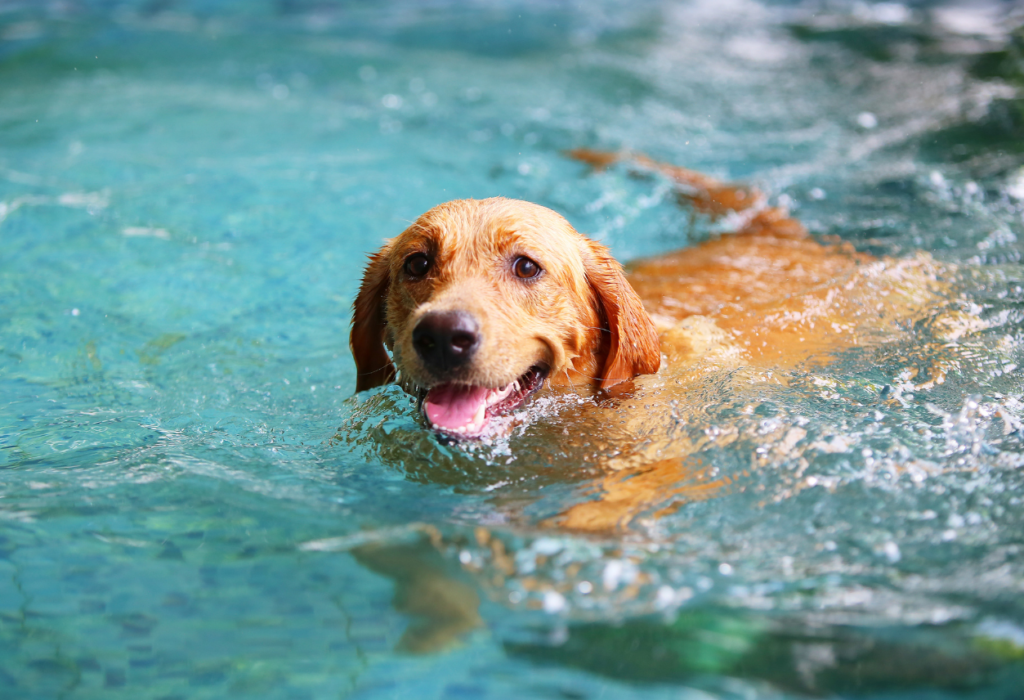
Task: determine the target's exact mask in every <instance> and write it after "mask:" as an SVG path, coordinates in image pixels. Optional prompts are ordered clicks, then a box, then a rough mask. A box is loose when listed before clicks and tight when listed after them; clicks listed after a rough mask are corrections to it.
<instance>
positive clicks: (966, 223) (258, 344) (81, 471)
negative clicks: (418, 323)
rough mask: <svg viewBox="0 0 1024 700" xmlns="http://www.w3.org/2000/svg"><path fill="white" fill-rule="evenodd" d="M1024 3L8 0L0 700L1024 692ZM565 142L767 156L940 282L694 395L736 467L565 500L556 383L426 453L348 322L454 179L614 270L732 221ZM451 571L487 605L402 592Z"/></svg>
mask: <svg viewBox="0 0 1024 700" xmlns="http://www.w3.org/2000/svg"><path fill="white" fill-rule="evenodd" d="M1015 12H1018V11H1017V10H1015V9H1014V6H1013V3H998V2H993V3H991V4H980V5H979V4H976V3H975V4H962V5H936V4H923V3H916V4H909V5H903V4H897V3H881V4H864V3H846V2H827V3H826V2H823V3H816V2H809V3H802V4H795V3H781V2H757V1H756V0H720V1H717V2H708V1H706V0H694V1H693V2H671V1H669V0H664V1H659V0H645V1H644V2H635V3H630V4H628V6H627V5H625V4H619V3H613V2H592V3H587V4H586V5H585V6H583V7H580V6H578V5H577V4H575V3H569V2H553V3H545V2H533V1H530V0H519V1H515V0H509V1H508V2H472V3H456V2H443V1H440V0H438V1H437V2H430V3H419V2H413V0H408V1H402V0H399V1H396V2H389V3H386V4H378V3H357V2H318V1H315V0H290V1H286V0H279V1H278V2H270V0H266V1H265V2H253V3H243V2H231V1H226V0H225V1H219V2H216V1H214V0H205V1H204V0H181V1H179V2H173V1H171V2H141V1H140V2H127V1H124V2H118V1H117V0H110V1H101V0H82V1H80V2H68V3H34V2H24V3H19V2H7V3H2V4H0V244H2V253H0V469H2V478H0V523H2V524H0V696H2V697H4V698H19V699H20V698H58V697H59V698H94V697H95V698H99V697H102V698H133V699H135V698H165V699H169V698H225V697H253V698H340V697H346V698H347V697H353V698H521V697H550V698H612V697H614V698H619V697H623V698H702V699H704V698H799V697H807V696H818V697H820V696H825V697H871V698H897V697H898V698H928V699H929V700H932V699H936V698H953V697H956V698H959V697H969V698H1006V699H1007V700H1009V699H1010V698H1018V697H1021V693H1022V691H1021V688H1024V604H1022V601H1024V549H1022V548H1024V515H1022V502H1021V499H1022V498H1024V492H1022V486H1024V385H1022V384H1024V383H1022V374H1021V369H1020V368H1021V367H1024V348H1022V341H1024V269H1022V267H1021V264H1020V261H1021V255H1022V252H1024V243H1022V240H1021V239H1022V238H1024V145H1022V144H1024V101H1022V99H1024V98H1022V97H1021V92H1020V90H1021V85H1022V84H1024V34H1021V32H1020V30H1018V31H1017V33H1016V34H1014V33H1013V32H1012V31H1011V29H1012V28H1013V27H1014V26H1017V27H1019V26H1021V25H1022V23H1024V17H1022V16H1021V15H1020V14H1019V12H1018V14H1014V13H1015ZM580 146H587V147H592V148H600V149H607V150H616V149H632V150H636V151H640V152H645V153H648V154H650V155H652V156H653V157H656V158H658V159H660V160H663V161H666V162H671V163H676V164H680V165H685V166H688V167H691V168H695V169H698V170H702V171H705V172H708V173H711V174H714V175H717V176H720V177H722V178H727V179H736V180H745V181H748V182H753V183H756V184H757V185H758V186H759V187H760V188H761V189H763V190H764V191H765V192H766V193H767V194H768V195H769V197H770V198H771V200H772V201H773V202H776V203H779V204H781V205H784V206H788V207H789V208H790V209H791V211H793V212H794V215H796V216H797V217H799V218H800V219H801V220H802V221H803V222H804V223H805V224H806V225H807V226H808V228H809V229H810V230H811V232H812V233H813V234H814V235H816V236H819V237H823V238H827V237H838V238H840V239H842V240H845V241H849V242H850V243H852V244H853V245H854V246H855V247H856V248H858V249H859V250H862V251H864V252H867V253H871V254H873V255H878V256H890V257H893V258H909V257H910V256H913V255H915V254H917V251H920V250H923V251H927V252H928V254H930V255H931V256H932V257H933V258H934V260H935V261H937V263H938V264H941V265H943V266H944V267H943V268H942V269H943V270H944V271H945V272H944V279H943V280H942V281H943V283H944V284H947V285H948V287H947V291H946V293H945V295H944V297H943V298H942V299H941V302H940V303H937V304H936V307H935V309H934V313H933V314H926V315H925V316H924V317H923V318H918V319H915V320H914V322H913V323H908V324H905V325H903V326H901V327H894V328H892V333H891V335H885V334H882V335H880V336H878V337H873V338H872V339H871V340H870V341H869V342H865V344H864V345H862V346H860V347H858V348H856V349H852V350H850V351H849V352H847V353H844V354H843V355H842V356H841V357H839V359H838V360H837V361H836V362H834V363H831V364H828V365H825V366H807V367H803V368H800V369H799V370H798V371H797V372H795V373H794V375H793V376H792V377H791V378H790V380H789V381H787V382H786V383H776V384H770V383H768V384H759V385H756V386H750V385H743V383H742V382H738V381H736V379H735V377H729V376H724V375H723V376H718V377H714V378H713V381H709V382H708V384H707V385H706V386H705V387H702V390H701V392H700V394H699V395H697V396H694V397H693V399H692V403H691V405H690V406H688V407H684V408H686V410H682V409H680V410H681V414H680V415H682V416H685V420H683V419H681V420H680V425H679V431H680V435H681V436H688V438H694V439H696V438H695V436H704V437H703V438H701V439H702V440H703V442H700V443H699V444H700V445H701V447H700V449H699V450H698V452H697V453H696V454H695V455H692V456H691V458H693V459H698V460H700V463H701V464H702V465H703V468H704V469H706V470H708V471H709V472H710V473H713V474H715V475H717V476H718V477H722V478H725V479H726V480H731V481H732V483H733V487H732V488H729V489H724V490H723V491H722V492H720V493H717V494H716V495H715V496H716V497H714V498H707V499H703V500H701V499H699V498H695V497H693V496H692V493H690V495H686V496H679V497H673V496H671V495H667V496H666V499H665V500H664V501H662V502H659V503H657V504H652V506H651V508H650V509H649V510H648V511H647V512H644V513H640V514H638V516H637V517H636V518H635V519H634V520H633V522H632V523H631V524H630V526H629V527H628V528H626V529H624V530H623V531H620V532H614V533H605V534H588V535H584V534H578V533H573V532H570V531H567V530H565V529H560V528H559V527H558V526H557V524H553V522H554V521H553V518H556V516H557V515H558V514H559V513H562V512H564V511H565V510H566V509H568V508H570V507H572V506H574V505H577V504H580V503H585V502H587V501H590V500H593V499H596V498H599V497H600V495H601V487H600V486H599V484H600V483H601V477H602V475H601V471H600V467H599V466H596V465H597V464H598V463H599V460H600V458H601V450H602V449H603V448H602V446H601V444H600V441H599V440H588V439H586V438H589V437H593V436H580V435H578V434H573V433H572V432H571V430H570V429H571V428H572V426H573V420H574V416H576V415H577V413H575V412H576V411H578V410H579V409H578V407H576V406H575V404H574V403H573V401H572V399H571V397H566V396H561V397H554V398H549V399H546V400H542V401H538V402H536V405H535V406H534V407H532V408H531V409H530V413H529V414H528V416H527V418H528V425H527V428H523V429H517V430H513V431H512V432H511V433H510V434H509V435H507V436H505V437H503V438H500V439H497V440H494V441H491V442H490V443H489V444H486V445H479V446H475V447H460V446H453V445H442V444H439V443H438V442H437V441H436V439H435V438H434V437H433V436H431V435H430V434H429V433H427V432H425V431H424V430H423V428H422V425H421V424H420V423H419V422H418V420H417V417H416V412H415V406H414V405H413V404H412V403H411V401H410V400H409V399H408V398H407V397H405V396H404V395H403V394H402V392H401V391H400V390H398V389H396V388H393V387H392V388H385V389H380V390H375V391H374V392H371V393H370V394H368V395H361V396H359V397H353V390H354V386H355V368H354V365H353V362H352V359H351V356H350V353H349V350H348V346H347V340H348V322H349V318H350V304H351V301H352V299H353V297H354V295H355V292H356V290H357V287H358V283H359V277H360V275H361V272H362V268H363V265H364V262H365V255H366V254H367V253H369V252H371V251H372V250H374V249H375V248H376V247H377V246H379V245H380V243H381V241H382V240H383V239H384V238H386V237H390V236H393V235H396V234H397V233H399V232H400V231H401V230H402V229H403V228H404V227H405V226H406V225H408V223H409V222H410V221H412V220H413V219H415V217H416V216H417V215H418V214H420V213H421V212H423V211H425V210H426V209H428V208H430V207H431V206H433V205H434V204H437V203H439V202H442V201H445V200H448V199H454V198H460V197H489V196H494V195H504V196H509V197H516V198H522V199H528V200H531V201H534V202H538V203H540V204H543V205H545V206H548V207H551V208H553V209H555V210H556V211H558V212H560V213H562V214H564V215H565V216H566V217H567V218H568V219H569V220H570V222H572V223H573V225H574V226H575V227H576V228H578V229H579V230H581V231H584V232H587V233H588V234H590V235H592V236H594V237H595V238H597V239H599V240H601V241H602V242H604V243H605V244H607V245H608V246H610V247H611V249H612V250H613V252H614V253H615V254H616V255H617V256H618V257H619V258H620V259H622V260H629V259H631V258H636V257H638V256H646V255H653V254H656V253H659V252H664V251H668V250H672V249H676V248H680V247H684V246H686V245H690V244H694V243H696V242H699V241H700V240H701V239H703V238H704V237H706V236H708V235H710V233H712V232H713V231H714V230H716V229H718V230H721V229H723V228H725V229H727V228H728V225H727V223H725V224H723V222H711V221H707V220H703V219H701V217H699V216H695V215H693V214H692V213H691V212H687V211H685V210H684V209H682V208H680V206H679V204H678V203H677V201H676V197H675V190H674V188H673V186H672V184H671V183H670V182H668V181H667V180H665V179H663V178H660V177H658V176H656V175H653V174H651V173H637V172H634V170H633V169H631V168H630V167H628V166H617V167H613V168H611V169H609V170H607V171H604V172H601V173H591V172H589V171H588V170H587V169H586V168H585V167H584V166H582V165H581V164H579V163H577V162H574V161H572V160H571V159H569V158H567V157H566V156H565V155H564V152H565V151H566V150H567V149H571V148H575V147H580ZM951 318H952V319H956V323H954V324H953V325H952V326H950V324H949V322H948V319H951ZM937 379H941V380H942V381H936V380H937ZM531 421H532V422H531ZM530 426H533V427H532V428H531V427H530ZM563 430H564V431H566V432H567V433H568V434H570V437H568V438H561V437H560V436H561V435H562V434H563ZM725 432H729V433H730V434H733V435H736V436H738V437H737V438H736V439H734V440H732V441H730V442H728V443H723V442H722V441H720V440H719V441H716V440H715V439H714V438H715V436H716V435H720V434H723V433H725ZM705 438H706V439H705ZM373 552H377V553H378V554H379V553H380V552H384V553H391V555H392V558H391V560H390V561H396V560H397V561H399V562H400V565H399V566H398V567H397V569H396V567H394V566H392V565H390V564H388V563H387V562H383V563H382V561H383V560H382V559H374V554H373ZM385 558H386V557H385ZM403 566H404V567H406V569H408V567H411V568H412V569H414V570H415V571H414V572H413V573H412V574H410V573H408V571H407V570H406V569H403V568H402V567H403ZM396 571H398V573H396ZM402 571H405V573H402ZM417 572H419V573H417ZM422 572H427V575H422ZM403 576H404V578H403ZM410 576H411V578H410ZM424 582H429V583H431V584H432V585H436V586H439V587H441V588H443V589H445V590H446V591H447V592H448V593H449V594H452V593H453V592H454V594H455V595H456V597H458V598H460V599H461V600H463V601H469V605H468V608H469V609H470V611H471V613H472V614H473V615H476V614H478V615H479V619H478V620H475V619H474V620H473V621H471V623H470V624H466V625H464V626H461V627H460V626H458V625H449V626H446V624H447V623H446V622H445V620H444V619H443V618H444V616H443V615H441V614H436V613H438V610H429V609H428V610H422V609H420V610H410V606H409V605H407V604H405V603H406V602H407V596H409V595H413V594H415V591H411V590H410V588H415V587H416V585H418V584H422V583H424ZM396 594H397V598H396ZM444 598H445V596H444V595H441V596H440V598H439V599H440V600H443V599H444ZM477 599H478V600H477ZM477 602H478V603H479V604H478V605H477ZM424 613H426V614H424ZM417 652H418V653H417Z"/></svg>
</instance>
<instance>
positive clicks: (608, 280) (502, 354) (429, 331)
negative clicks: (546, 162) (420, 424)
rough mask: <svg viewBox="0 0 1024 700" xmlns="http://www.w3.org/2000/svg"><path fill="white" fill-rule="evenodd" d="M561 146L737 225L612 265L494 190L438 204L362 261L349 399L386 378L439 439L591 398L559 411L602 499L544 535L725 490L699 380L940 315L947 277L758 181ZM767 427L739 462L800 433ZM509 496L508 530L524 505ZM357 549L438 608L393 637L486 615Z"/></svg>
mask: <svg viewBox="0 0 1024 700" xmlns="http://www.w3.org/2000/svg"><path fill="white" fill-rule="evenodd" d="M570 155H572V156H573V157H575V158H577V159H579V160H581V161H584V162H586V163H588V164H590V165H591V166H593V167H596V168H602V167H606V166H608V165H610V164H611V163H614V162H616V161H618V160H627V161H629V162H630V163H632V164H633V165H634V166H636V167H640V168H644V169H649V170H656V171H658V172H660V173H662V174H664V175H666V176H668V177H670V178H672V179H673V180H674V181H675V182H676V183H677V185H678V191H679V196H680V198H681V199H683V200H685V201H686V203H687V204H688V205H689V206H690V207H691V208H693V209H695V210H697V211H699V212H703V213H705V214H707V215H710V216H713V217H714V216H722V215H730V216H732V217H733V219H734V220H735V222H736V226H735V228H736V230H735V232H734V233H731V234H727V235H722V236H720V237H718V238H714V239H712V240H708V241H706V242H704V243H702V244H700V245H698V246H696V247H693V248H689V249H684V250H680V251H678V252H674V253H669V254H666V255H662V256H658V257H656V258H652V259H649V260H641V261H637V262H634V263H633V264H631V265H630V266H629V267H628V268H626V269H623V267H622V266H621V265H620V264H619V263H618V262H616V261H615V259H614V258H613V257H612V256H611V254H610V253H609V251H608V249H607V248H605V247H604V246H602V245H600V244H599V243H597V242H595V241H593V240H591V239H589V238H587V237H585V236H583V235H581V234H579V233H577V232H576V231H575V230H574V229H573V227H572V226H571V225H570V224H569V222H568V221H566V220H565V219H564V218H563V217H562V216H560V215H558V214H557V213H555V212H553V211H551V210H550V209H547V208H544V207H541V206H538V205H536V204H531V203H529V202H522V201H515V200H509V199H502V198H493V199H484V200H459V201H453V202H447V203H445V204H441V205H439V206H437V207H435V208H433V209H431V210H430V211H428V212H427V213H425V214H423V215H422V216H421V217H420V218H419V219H417V220H416V221H415V222H414V223H413V224H412V225H411V226H410V227H409V228H408V229H406V230H405V231H404V232H403V233H401V234H400V235H399V236H398V237H396V238H394V239H392V240H390V241H387V242H386V243H385V244H384V246H383V248H382V249H381V250H380V251H378V252H377V253H375V254H373V255H372V256H371V259H370V262H369V264H368V265H367V267H366V272H365V276H364V278H363V281H362V286H361V288H360V290H359V294H358V297H357V298H356V301H355V304H354V315H353V318H352V332H351V346H352V353H353V356H354V358H355V361H356V366H357V370H358V379H357V391H363V390H366V389H370V388H372V387H376V386H379V385H382V384H385V383H388V382H392V381H398V382H399V383H400V384H401V385H402V386H403V387H404V388H405V389H406V391H408V392H409V393H410V394H412V395H414V396H416V397H418V398H419V399H420V406H421V411H422V414H423V416H424V419H425V421H426V422H427V424H428V425H429V426H430V428H431V429H433V430H434V431H436V432H437V433H439V434H441V435H443V436H446V437H447V438H449V439H456V440H472V439H474V438H476V437H479V436H482V435H486V434H487V433H488V430H489V429H490V428H489V424H490V423H492V422H493V421H492V419H493V418H495V417H496V416H500V415H502V414H507V413H510V412H513V411H515V409H517V408H518V407H520V406H522V405H523V404H524V403H525V402H527V400H528V399H529V398H530V396H531V395H533V394H535V393H537V392H541V391H554V392H566V391H571V392H576V393H577V394H579V393H580V392H589V393H590V394H591V395H592V396H594V397H595V398H597V399H598V401H595V402H590V403H587V406H589V407H590V409H592V410H583V411H582V413H579V412H577V413H573V414H572V415H571V416H570V420H574V419H577V418H578V419H580V425H578V426H574V428H573V429H574V430H578V431H579V432H580V433H583V434H587V435H592V436H600V437H599V439H597V441H598V442H601V450H600V461H601V464H600V470H599V472H598V474H599V478H598V483H597V484H596V486H597V488H596V489H594V492H595V493H596V494H597V497H596V498H592V499H590V500H585V501H583V502H579V503H575V504H573V505H571V506H570V507H569V508H568V509H567V510H565V511H564V512H562V513H560V514H559V515H558V516H557V517H555V518H550V519H548V520H547V521H545V523H544V524H545V525H547V526H553V527H556V528H558V529H561V530H573V531H582V532H588V533H607V532H610V531H616V530H621V529H623V528H625V527H627V526H628V524H629V523H630V521H631V520H632V519H633V518H635V517H637V516H638V515H639V514H641V513H645V512H651V511H652V509H654V508H660V510H657V511H655V512H654V515H655V516H657V515H659V514H661V513H664V512H666V510H669V509H673V508H676V507H678V506H679V505H681V504H683V503H686V502H690V501H694V500H701V499H705V498H709V497H713V496H716V495H719V494H721V493H722V491H723V489H726V488H729V487H730V480H731V478H732V476H730V475H725V476H723V475H719V474H717V473H716V471H715V469H714V468H713V466H709V465H706V464H705V463H704V461H703V460H702V458H701V455H700V453H701V451H702V450H703V449H704V448H705V447H707V446H708V444H709V443H711V442H712V441H713V442H715V444H717V445H722V446H724V445H729V444H730V443H731V442H733V441H736V440H738V439H739V438H741V437H743V436H742V435H741V432H742V431H743V430H744V428H743V427H742V426H740V425H739V424H737V425H732V426H725V427H724V428H723V430H722V431H721V432H719V433H716V434H714V435H704V434H703V433H699V431H698V433H699V434H697V435H694V434H693V431H690V433H687V432H686V431H680V430H678V427H679V426H680V425H684V426H685V425H686V424H688V423H690V424H696V425H701V424H702V420H701V417H700V416H699V415H698V414H699V412H700V411H701V410H702V407H701V405H700V402H699V401H698V400H695V397H697V396H700V395H701V393H702V392H707V391H708V390H709V389H708V386H709V385H710V386H713V387H714V388H713V390H714V391H721V390H723V389H727V390H728V391H729V392H730V394H731V395H734V396H736V397H739V399H740V400H741V401H742V400H743V396H744V395H745V392H748V394H749V392H750V389H751V388H752V387H753V388H755V390H756V388H757V387H763V386H764V384H765V383H777V384H782V383H785V382H787V381H788V376H789V375H790V374H791V373H792V371H793V370H794V369H797V368H806V367H814V366H815V365H822V364H827V363H829V362H831V361H832V359H833V358H834V357H835V356H836V353H838V352H840V351H842V350H844V349H847V348H851V347H854V346H857V345H860V344H862V343H864V344H868V343H873V342H879V341H882V342H884V341H885V340H886V339H888V338H890V337H893V336H894V335H897V334H898V333H899V332H900V331H899V325H898V324H904V325H907V324H912V323H913V322H914V321H916V320H918V319H922V318H927V317H931V316H934V307H935V305H936V304H937V303H939V302H940V301H941V300H942V298H943V294H944V293H945V284H944V282H943V281H942V279H941V277H942V276H943V274H944V272H945V271H944V269H943V268H941V267H940V266H939V265H938V264H936V263H935V262H934V261H933V260H932V259H931V258H930V257H929V256H927V255H926V254H918V255H916V256H913V257H910V258H908V259H904V260H889V259H883V260H878V259H874V258H872V257H870V256H868V255H865V254H862V253H858V252H856V251H855V250H854V249H853V248H852V247H851V246H849V245H848V244H842V243H823V242H819V241H816V240H815V239H814V238H812V237H811V236H809V235H808V233H807V231H806V230H805V229H804V227H803V226H801V225H800V223H799V222H797V221H796V220H795V219H793V218H792V217H790V216H789V215H788V213H787V212H786V211H784V210H783V209H780V208H776V207H770V206H766V203H765V198H764V197H763V196H762V195H761V194H760V193H758V192H757V191H756V190H754V189H751V188H748V187H743V186H738V185H730V184H726V183H722V182H719V181H717V180H714V179H713V178H709V177H707V176H704V175H701V174H699V173H695V172H693V171H690V170H686V169H684V168H678V167H675V166H670V165H664V164H661V163H657V162H654V161H652V160H650V159H648V158H646V157H644V156H638V155H629V154H610V153H601V152H595V151H587V150H578V151H574V152H572V153H571V154H570ZM950 325H951V329H952V330H951V332H954V333H955V332H959V331H956V330H955V329H954V328H953V326H955V323H952V322H951V324H950ZM937 326H941V323H938V324H937ZM938 371H940V372H941V370H938ZM927 381H930V382H939V381H942V376H941V374H939V375H937V376H934V377H930V378H927ZM562 430H565V428H562ZM774 430H776V432H777V433H778V434H772V435H767V434H765V433H764V432H762V428H761V427H759V428H758V437H757V439H758V441H759V442H760V443H762V444H771V445H773V447H771V453H770V454H769V453H765V454H758V455H753V454H752V455H751V456H750V459H751V463H752V466H757V465H758V463H759V460H760V461H761V462H763V461H765V460H768V459H773V458H792V457H793V456H794V454H795V451H794V446H796V445H797V444H798V443H800V441H801V440H803V438H804V437H805V436H806V432H805V431H804V430H803V429H802V428H800V427H799V426H794V425H785V424H782V425H780V426H779V427H777V428H774ZM551 437H552V439H555V440H557V439H558V437H557V436H556V435H552V436H551ZM605 447H607V449H605ZM584 459H586V458H584ZM579 466H580V465H579V464H570V465H567V469H576V468H577V467H579ZM805 466H806V463H804V467H805ZM804 467H800V469H802V468H804ZM591 473H593V472H591ZM796 476H799V470H798V473H797V474H796ZM508 505H509V506H510V512H508V513H505V517H506V520H507V521H511V519H513V518H515V517H516V516H515V512H514V511H515V510H516V509H517V508H521V505H522V504H521V503H518V504H517V503H516V502H515V501H514V499H513V501H511V502H510V503H509V504H508ZM477 537H478V540H480V542H481V543H483V542H490V543H491V544H492V545H493V546H494V547H495V548H496V549H494V559H495V561H497V562H504V563H505V564H504V565H503V566H502V567H499V568H500V569H501V571H502V572H503V573H504V574H508V575H512V574H514V571H515V567H514V565H513V564H512V563H511V559H510V558H509V557H508V556H507V555H506V553H505V552H504V550H503V549H502V548H501V547H500V545H501V541H500V540H499V539H497V538H490V537H489V536H488V534H487V532H486V531H485V530H484V529H483V528H480V529H479V531H478V533H477ZM355 554H356V556H357V557H359V559H360V561H363V562H364V563H365V564H366V565H367V566H369V567H370V568H372V569H374V570H375V571H378V572H379V573H383V574H386V575H389V576H392V577H393V578H395V580H396V581H397V582H398V584H399V591H400V594H399V596H398V597H399V599H401V600H402V601H403V606H404V608H403V609H410V610H419V611H433V612H428V617H429V615H434V617H433V618H430V619H429V620H428V623H429V624H427V625H425V626H423V627H422V629H421V628H417V631H416V633H415V634H411V635H409V638H408V639H406V640H404V642H403V644H404V645H405V646H406V647H407V648H409V649H416V650H428V649H434V648H439V647H442V646H444V645H445V644H447V643H448V642H449V641H451V639H453V638H455V637H457V636H458V635H460V634H462V633H463V632H465V631H466V630H468V629H471V628H472V627H473V626H475V625H477V624H479V621H480V620H479V616H478V614H477V610H476V605H477V600H478V599H477V597H476V594H475V593H474V592H473V591H472V589H471V587H468V586H466V585H464V584H457V583H454V582H453V581H452V580H451V579H450V578H449V577H447V576H446V575H445V574H444V573H443V572H442V571H441V568H440V567H439V566H438V565H436V564H430V565H424V564H422V563H420V559H417V557H418V556H421V555H420V554H417V555H416V556H413V555H410V554H409V552H408V551H406V550H405V549H401V548H395V547H388V546H384V547H361V548H359V549H357V550H355ZM410 601H416V602H415V604H412V603H410ZM438 611H442V612H438ZM435 613H436V614H435ZM435 618H436V619H435Z"/></svg>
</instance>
